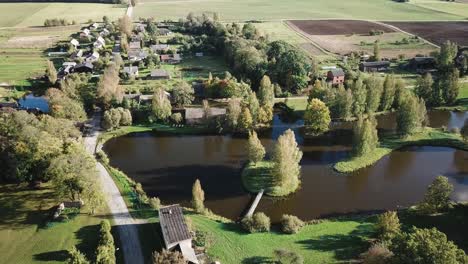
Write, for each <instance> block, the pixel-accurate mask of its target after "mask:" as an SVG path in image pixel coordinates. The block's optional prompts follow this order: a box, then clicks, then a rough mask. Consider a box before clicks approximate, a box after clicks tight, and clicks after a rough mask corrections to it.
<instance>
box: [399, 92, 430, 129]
mask: <svg viewBox="0 0 468 264" xmlns="http://www.w3.org/2000/svg"><path fill="white" fill-rule="evenodd" d="M426 120H427V111H426V104H425V102H424V100H423V99H419V100H418V98H417V97H416V96H414V95H412V94H409V93H408V95H407V96H405V97H404V98H402V101H401V103H400V107H399V109H398V112H397V130H398V131H399V132H400V134H401V135H403V136H407V135H410V134H414V133H415V132H417V131H418V130H419V129H421V128H422V127H423V126H424V125H425V122H426Z"/></svg>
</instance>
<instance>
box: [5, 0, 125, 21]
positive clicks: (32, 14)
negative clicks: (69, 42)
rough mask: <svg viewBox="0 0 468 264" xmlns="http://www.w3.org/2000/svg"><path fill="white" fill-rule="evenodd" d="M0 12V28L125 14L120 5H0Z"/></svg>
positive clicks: (115, 17) (116, 16)
mask: <svg viewBox="0 0 468 264" xmlns="http://www.w3.org/2000/svg"><path fill="white" fill-rule="evenodd" d="M0 10H2V15H1V16H0V27H28V26H42V25H43V24H44V20H45V19H48V18H49V19H50V18H64V19H67V20H68V21H70V22H72V21H73V20H75V21H76V22H78V23H80V22H86V21H87V20H88V19H93V20H99V21H101V20H102V17H103V16H104V15H106V16H108V17H109V18H110V19H117V18H118V17H121V16H122V15H123V14H124V13H125V7H124V6H121V5H111V4H91V3H0Z"/></svg>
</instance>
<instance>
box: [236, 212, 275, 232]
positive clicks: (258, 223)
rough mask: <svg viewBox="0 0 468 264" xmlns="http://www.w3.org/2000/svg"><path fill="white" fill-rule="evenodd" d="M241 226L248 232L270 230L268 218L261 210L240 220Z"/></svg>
mask: <svg viewBox="0 0 468 264" xmlns="http://www.w3.org/2000/svg"><path fill="white" fill-rule="evenodd" d="M241 225H242V228H244V230H246V231H247V232H249V233H258V232H268V231H270V225H271V222H270V218H269V217H268V216H267V215H266V214H265V213H263V212H256V213H255V214H254V215H253V216H247V217H244V218H243V219H242V221H241Z"/></svg>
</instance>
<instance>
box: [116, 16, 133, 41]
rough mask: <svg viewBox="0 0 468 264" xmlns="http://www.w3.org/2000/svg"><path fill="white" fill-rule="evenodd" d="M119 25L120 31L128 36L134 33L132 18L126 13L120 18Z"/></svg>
mask: <svg viewBox="0 0 468 264" xmlns="http://www.w3.org/2000/svg"><path fill="white" fill-rule="evenodd" d="M118 25H119V30H120V33H123V34H125V35H127V36H130V35H132V20H131V19H130V17H129V16H127V15H124V16H123V17H121V18H119V21H118Z"/></svg>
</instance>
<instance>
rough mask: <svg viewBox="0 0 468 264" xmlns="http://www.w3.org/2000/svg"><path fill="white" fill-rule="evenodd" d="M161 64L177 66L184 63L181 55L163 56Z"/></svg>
mask: <svg viewBox="0 0 468 264" xmlns="http://www.w3.org/2000/svg"><path fill="white" fill-rule="evenodd" d="M159 58H160V60H161V62H164V63H170V64H177V63H180V62H181V61H182V58H181V56H180V54H163V55H161V56H160V57H159Z"/></svg>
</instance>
